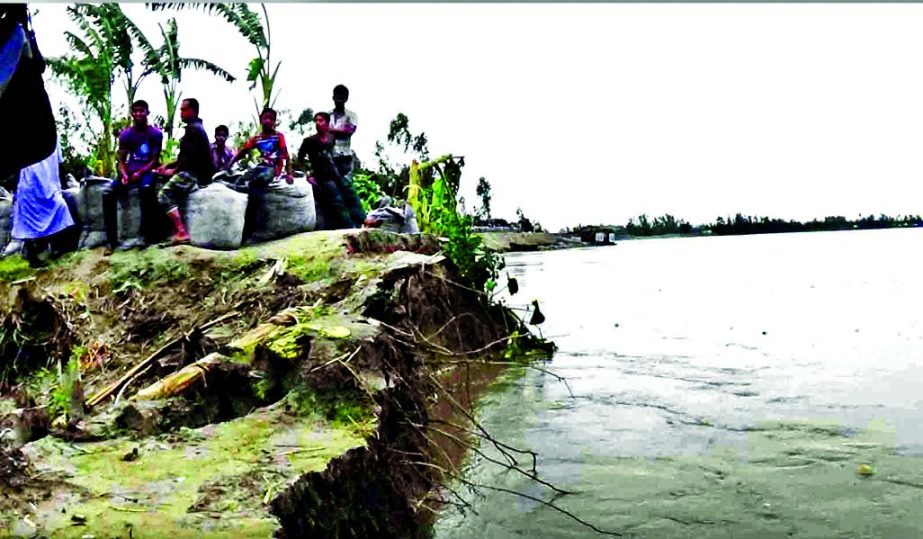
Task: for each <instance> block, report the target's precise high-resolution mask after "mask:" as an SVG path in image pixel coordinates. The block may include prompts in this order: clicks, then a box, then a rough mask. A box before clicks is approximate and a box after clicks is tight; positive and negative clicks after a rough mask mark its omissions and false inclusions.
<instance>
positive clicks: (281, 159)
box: [225, 107, 294, 188]
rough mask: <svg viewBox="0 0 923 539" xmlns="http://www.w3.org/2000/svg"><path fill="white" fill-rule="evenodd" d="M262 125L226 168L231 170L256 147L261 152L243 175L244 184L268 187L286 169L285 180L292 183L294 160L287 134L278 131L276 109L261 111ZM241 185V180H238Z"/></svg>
mask: <svg viewBox="0 0 923 539" xmlns="http://www.w3.org/2000/svg"><path fill="white" fill-rule="evenodd" d="M260 125H261V126H262V127H263V130H262V131H261V132H260V134H258V135H256V136H254V137H250V139H249V140H247V142H246V143H245V144H244V145H243V146H242V147H241V148H240V150H238V151H237V153H236V154H235V155H234V157H233V158H232V159H231V162H230V163H228V164H227V166H226V167H225V169H226V170H227V171H228V172H230V170H231V167H233V166H234V163H236V162H237V161H238V160H240V158H241V157H243V156H244V155H246V154H248V153H250V152H251V151H252V150H254V149H256V150H259V152H260V157H259V160H258V161H257V164H256V166H253V167H251V168H250V169H249V170H247V171H246V172H245V173H244V175H243V177H242V180H243V182H242V183H243V185H246V186H247V187H248V188H250V187H266V186H267V185H269V184H270V183H271V182H272V180H273V179H275V178H276V177H278V176H282V171H283V170H284V171H285V176H284V177H285V181H286V182H287V183H289V184H291V183H292V182H293V181H294V178H293V176H292V161H291V159H289V156H288V146H287V145H286V144H285V135H283V134H282V133H280V132H278V131H276V111H274V110H273V109H271V108H269V107H267V108H265V109H263V112H261V113H260ZM238 186H240V182H238Z"/></svg>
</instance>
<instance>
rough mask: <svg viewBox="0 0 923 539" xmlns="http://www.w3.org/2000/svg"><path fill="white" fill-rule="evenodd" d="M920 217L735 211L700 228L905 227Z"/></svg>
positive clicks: (730, 231)
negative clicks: (804, 217) (804, 216)
mask: <svg viewBox="0 0 923 539" xmlns="http://www.w3.org/2000/svg"><path fill="white" fill-rule="evenodd" d="M921 225H923V219H921V217H920V216H919V215H904V216H898V217H891V216H889V215H884V214H880V215H878V216H875V215H868V216H866V217H861V216H860V217H859V218H858V219H847V218H846V217H843V216H842V215H836V216H828V217H824V218H823V219H812V220H811V221H808V222H804V223H803V222H800V221H794V220H790V221H785V220H783V219H773V218H769V217H755V216H747V215H742V214H739V213H738V214H737V215H735V216H734V217H733V218H731V217H727V218H726V219H723V218H721V217H718V218H717V219H716V220H715V222H714V223H711V224H708V225H703V226H702V227H701V228H702V229H707V230H710V231H711V233H712V234H715V235H718V236H733V235H741V234H774V233H779V232H819V231H832V230H854V229H873V228H897V227H908V226H921Z"/></svg>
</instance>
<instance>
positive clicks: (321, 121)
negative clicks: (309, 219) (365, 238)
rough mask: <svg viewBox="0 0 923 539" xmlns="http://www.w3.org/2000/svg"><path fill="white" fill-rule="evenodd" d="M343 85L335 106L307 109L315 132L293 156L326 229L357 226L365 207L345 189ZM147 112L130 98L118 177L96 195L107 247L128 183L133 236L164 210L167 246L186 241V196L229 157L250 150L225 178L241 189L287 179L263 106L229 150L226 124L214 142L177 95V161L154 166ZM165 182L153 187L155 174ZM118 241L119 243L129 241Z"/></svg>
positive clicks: (155, 145)
mask: <svg viewBox="0 0 923 539" xmlns="http://www.w3.org/2000/svg"><path fill="white" fill-rule="evenodd" d="M348 99H349V90H348V89H347V88H346V87H345V86H343V85H342V84H341V85H337V86H336V87H335V88H334V90H333V102H334V109H333V110H332V111H331V112H329V113H327V112H319V113H317V114H315V115H314V123H315V127H316V134H314V135H312V136H310V137H307V138H305V139H304V141H303V142H302V144H301V147H300V149H299V151H298V155H297V157H298V161H299V162H304V159H305V157H307V158H308V161H309V163H310V165H311V172H312V174H311V176H310V177H309V178H308V182H309V183H311V184H312V186H313V188H314V192H315V198H316V200H317V201H318V205H319V207H320V209H321V211H322V215H323V216H324V223H325V225H326V228H353V227H359V226H362V224H363V222H364V220H365V213H364V212H363V210H362V206H361V203H360V202H359V198H358V197H357V196H356V193H355V191H354V190H353V188H352V168H353V154H352V149H351V147H350V141H351V138H352V135H353V134H354V133H355V132H356V127H357V124H358V119H357V117H356V114H355V113H353V112H352V111H349V110H347V109H346V108H345V104H346V101H347V100H348ZM149 114H150V110H149V107H148V104H147V103H146V102H145V101H136V102H135V103H132V107H131V117H132V125H131V126H130V127H128V128H126V129H125V130H124V131H122V133H121V134H120V136H119V149H118V160H119V177H118V178H117V179H115V180H112V181H111V182H110V184H109V186H108V188H107V189H106V191H105V194H104V197H103V207H104V212H103V214H104V220H105V222H106V234H107V241H108V248H109V249H110V250H111V249H114V248H115V247H116V246H118V233H117V225H116V205H117V201H118V199H119V198H120V197H122V196H123V195H124V194H125V192H126V191H127V190H128V189H130V188H134V187H137V188H138V189H139V194H140V201H141V224H140V230H139V235H138V236H139V238H140V239H139V242H140V243H144V241H145V238H146V239H152V238H155V237H156V227H157V223H158V222H159V220H160V215H159V212H160V211H163V212H165V213H166V215H167V216H168V217H169V219H170V221H171V222H172V224H173V229H174V233H173V237H172V242H173V243H174V244H179V243H188V242H189V232H188V231H187V230H186V227H185V225H184V224H183V220H182V216H181V215H180V210H179V208H180V206H181V205H182V203H183V201H184V200H185V199H186V198H187V197H188V196H189V194H190V193H191V192H192V191H194V190H195V189H197V188H198V187H201V186H204V185H207V184H208V183H210V182H211V181H212V178H213V176H214V175H215V173H216V172H220V171H227V172H231V170H232V168H233V166H234V164H235V163H237V162H238V161H239V160H240V159H242V158H243V157H244V156H246V155H249V154H251V153H252V152H254V151H256V152H258V154H257V156H256V157H257V158H256V163H255V164H254V165H253V166H251V167H250V168H248V169H247V170H246V171H245V172H244V173H243V175H241V176H239V177H237V178H234V177H233V176H229V177H228V180H229V181H230V182H231V183H234V184H236V186H237V187H239V188H242V189H244V190H249V189H254V188H257V189H258V188H265V187H266V186H267V185H268V184H269V183H271V182H272V181H274V180H275V179H276V178H283V179H284V180H285V181H286V182H288V183H289V184H291V183H293V181H294V178H293V176H292V173H293V164H292V160H291V158H290V156H289V153H288V145H287V143H286V140H285V136H284V135H283V134H282V133H280V132H279V131H278V130H277V129H276V126H277V123H278V118H277V113H276V111H275V110H273V109H271V108H265V109H263V111H262V112H261V113H260V132H259V133H258V134H256V135H254V136H252V137H250V138H249V139H248V140H247V141H246V142H245V143H244V145H243V146H241V147H240V148H239V149H238V150H237V151H236V152H234V151H233V149H231V148H230V147H228V146H227V139H228V137H229V135H230V132H229V130H228V128H227V127H226V126H224V125H219V126H218V127H217V128H216V129H215V142H214V143H211V142H209V140H208V134H207V133H206V131H205V129H204V127H203V126H202V120H201V119H200V118H199V102H198V101H197V100H196V99H193V98H189V99H184V100H183V101H182V103H181V105H180V119H181V120H182V121H183V122H184V123H185V124H186V127H185V132H184V133H183V136H182V138H181V139H180V145H179V154H178V156H177V159H176V161H174V162H171V163H167V164H160V161H161V160H160V157H161V155H160V154H161V151H162V146H163V133H162V132H161V131H160V130H159V129H157V128H156V127H154V126H152V125H150V124H149V123H148V116H149ZM158 176H159V177H161V178H165V179H166V183H165V184H164V185H163V186H162V187H160V188H159V189H158V188H157V183H158V182H157V177H158ZM133 246H134V245H122V246H121V247H123V248H124V247H133Z"/></svg>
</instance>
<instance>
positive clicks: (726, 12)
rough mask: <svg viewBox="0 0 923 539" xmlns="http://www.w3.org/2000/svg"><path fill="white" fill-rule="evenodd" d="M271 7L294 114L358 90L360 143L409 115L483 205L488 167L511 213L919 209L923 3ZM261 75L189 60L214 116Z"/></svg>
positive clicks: (694, 218)
mask: <svg viewBox="0 0 923 539" xmlns="http://www.w3.org/2000/svg"><path fill="white" fill-rule="evenodd" d="M253 7H255V8H256V7H258V6H256V5H254V6H253ZM35 8H37V9H38V10H39V11H40V13H39V14H38V15H37V16H36V17H35V18H34V24H35V28H36V32H37V35H38V39H39V44H40V45H41V46H42V48H43V52H44V53H45V54H46V55H48V56H55V55H59V54H62V53H65V52H67V50H66V43H65V41H64V39H63V32H64V31H65V30H66V29H70V28H72V25H71V23H70V22H69V21H68V19H67V17H66V15H65V13H64V9H65V6H64V5H62V4H59V5H38V4H36V5H34V6H33V9H35ZM124 8H125V11H126V12H127V13H128V14H129V16H131V17H132V18H133V19H134V20H135V21H136V22H137V23H139V24H140V25H141V26H142V28H143V29H144V30H145V32H146V34H147V35H148V37H149V38H151V39H152V40H153V41H155V42H156V41H158V38H159V32H158V31H157V26H156V23H157V21H163V20H165V19H166V18H167V17H168V16H170V15H173V16H176V18H177V20H178V22H179V29H180V41H181V44H182V49H181V51H182V53H183V55H185V56H198V57H203V58H207V59H209V60H212V61H214V62H215V63H217V64H219V65H221V66H223V67H225V68H226V69H228V70H229V71H231V72H232V73H234V74H235V75H238V76H240V77H241V78H244V74H245V69H246V66H247V63H248V61H249V60H250V58H252V57H253V56H254V54H253V51H252V48H251V46H250V45H249V44H248V43H247V42H246V41H245V40H244V39H243V38H242V37H240V36H239V35H238V34H237V33H236V32H235V31H234V30H233V29H232V28H231V27H230V26H229V25H227V24H226V23H225V22H224V21H223V20H221V19H218V18H214V17H207V16H205V15H203V14H200V13H198V12H191V11H187V12H181V13H178V14H164V13H151V12H149V11H146V10H145V8H144V7H143V6H142V5H138V4H134V5H125V6H124ZM269 13H270V19H271V23H272V32H273V33H272V39H273V54H274V55H277V56H276V58H278V59H281V60H282V67H281V69H280V75H279V80H278V85H279V87H280V88H281V92H282V93H281V95H280V98H279V102H278V105H279V108H287V109H292V110H295V111H300V110H302V109H303V108H304V107H308V106H310V107H313V108H314V109H315V110H318V109H325V108H328V107H330V106H331V100H330V95H331V89H332V88H333V86H334V85H335V84H337V83H343V84H346V85H347V86H348V87H349V88H350V91H351V95H350V101H349V103H348V104H347V107H348V108H350V109H351V110H353V111H355V112H356V113H357V114H358V115H359V129H358V131H357V132H356V135H355V136H354V137H353V140H354V148H355V149H356V151H357V153H358V154H359V157H360V158H361V159H363V160H365V161H367V162H369V163H370V164H371V162H372V159H373V155H372V154H373V151H374V145H375V141H376V140H383V139H384V138H385V136H386V134H387V129H388V122H389V121H390V119H391V118H393V117H394V116H395V115H396V114H397V113H398V112H403V113H405V114H407V115H408V117H409V118H410V126H411V130H413V131H415V132H416V131H420V130H423V131H425V132H426V134H427V136H428V137H429V140H430V149H431V151H432V153H433V154H434V155H438V154H442V153H455V154H457V155H464V156H465V157H466V162H467V166H466V168H465V175H464V178H463V184H462V194H463V195H465V197H466V199H467V201H468V206H469V207H471V206H472V205H473V202H474V201H475V200H476V196H475V194H474V187H475V185H476V183H477V179H478V177H479V176H484V177H486V178H487V179H488V180H489V181H490V183H491V185H492V186H493V193H494V199H493V209H494V212H493V213H494V215H495V216H504V217H512V216H513V214H514V212H515V210H516V208H517V207H521V208H522V209H523V210H524V212H525V213H526V215H528V216H530V217H532V218H534V219H538V220H539V221H541V222H542V223H543V224H544V225H545V226H546V227H548V228H550V229H552V230H556V229H558V228H560V227H562V226H567V225H575V224H578V223H582V224H591V223H615V224H622V223H624V222H626V221H627V220H628V218H629V217H631V216H635V215H638V214H641V213H647V214H648V215H660V214H663V213H671V214H673V215H675V216H677V217H682V218H685V219H687V220H689V221H691V222H693V223H700V222H706V221H713V220H714V219H715V218H716V217H717V216H719V215H727V214H733V213H736V212H743V213H746V214H758V215H771V216H777V217H784V218H796V219H809V218H812V217H823V216H825V215H837V214H840V215H846V216H849V217H856V216H858V215H859V214H860V213H861V214H866V215H867V214H869V213H876V214H877V213H888V214H892V215H894V214H906V213H914V214H916V213H923V31H921V29H923V5H920V4H917V5H903V4H901V5H881V4H867V5H856V4H821V5H816V4H810V5H794V4H768V5H767V4H750V5H744V4H737V5H734V4H731V5H729V4H684V5H674V4H660V5H650V4H602V5H600V4H592V5H574V4H564V5H551V4H533V5H529V4H505V5H489V4H470V5H462V4H428V5H427V4H422V5H421V4H376V5H363V4H272V5H270V6H269ZM247 86H248V83H246V82H243V81H239V82H237V83H234V84H232V85H228V84H226V83H223V82H220V81H218V80H217V79H215V78H212V77H209V76H206V75H201V74H198V73H192V72H190V73H187V74H185V75H184V78H183V81H182V84H181V89H182V91H183V94H184V95H185V96H188V97H197V98H198V99H199V100H200V101H201V102H202V117H203V119H204V121H205V123H206V128H207V129H209V131H211V129H213V128H214V126H215V125H217V124H218V123H228V124H230V123H231V122H234V121H236V120H244V119H248V118H249V117H250V116H251V115H252V110H253V99H252V97H251V95H252V94H251V93H250V92H249V91H248V89H247ZM159 91H160V90H159V87H158V85H157V84H155V82H154V81H151V82H150V83H149V84H148V85H145V86H142V90H141V92H140V94H139V98H144V99H147V100H148V101H149V102H150V103H151V105H152V109H153V112H154V114H162V113H163V110H164V107H163V98H162V97H161V96H160V93H159ZM121 94H122V92H121V91H119V92H118V95H119V96H121ZM61 96H62V92H61V91H59V90H54V89H53V91H52V99H53V100H58V99H61ZM283 132H284V130H283ZM290 138H297V137H294V136H292V137H290ZM290 145H292V146H295V145H297V140H292V141H290Z"/></svg>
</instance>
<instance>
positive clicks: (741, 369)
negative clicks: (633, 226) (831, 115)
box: [435, 229, 923, 539]
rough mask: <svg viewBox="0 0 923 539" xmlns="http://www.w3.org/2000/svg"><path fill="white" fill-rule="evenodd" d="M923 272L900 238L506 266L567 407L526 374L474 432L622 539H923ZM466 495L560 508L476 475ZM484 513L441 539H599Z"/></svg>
mask: <svg viewBox="0 0 923 539" xmlns="http://www.w3.org/2000/svg"><path fill="white" fill-rule="evenodd" d="M921 253H923V230H921V229H896V230H876V231H850V232H831V233H805V234H777V235H759V236H736V237H702V238H676V239H656V240H637V241H625V242H621V243H619V244H618V245H616V246H609V247H598V248H586V249H575V250H565V251H551V252H540V253H523V254H513V255H508V256H507V257H506V260H507V266H508V268H507V271H509V272H510V273H511V274H512V275H515V276H517V277H518V278H519V281H520V285H521V286H520V287H521V290H520V292H519V294H517V295H516V296H514V297H512V298H509V299H508V301H509V302H510V303H511V304H514V305H522V306H524V305H525V304H527V303H528V302H529V301H531V300H532V299H533V298H538V299H539V300H540V302H541V307H542V311H543V313H544V314H545V315H546V318H547V319H546V321H545V323H544V324H542V325H541V329H542V332H543V333H544V335H545V336H547V337H550V338H552V339H553V340H554V341H555V342H556V343H557V344H558V346H559V352H558V353H557V354H556V356H555V357H554V358H553V360H551V361H550V362H547V363H545V364H543V365H542V367H543V368H545V369H548V370H549V371H551V372H553V373H555V374H557V375H560V376H563V377H566V379H567V380H568V384H569V386H570V390H571V391H572V393H573V395H571V394H570V391H569V390H568V388H567V387H566V386H565V385H564V384H563V383H561V382H560V381H558V380H556V379H555V378H554V377H552V376H549V375H548V374H545V373H542V372H539V371H537V370H534V369H527V370H525V371H524V372H522V373H521V374H519V375H518V376H513V377H511V378H510V379H509V382H508V383H506V384H504V385H503V386H502V387H500V388H498V389H497V390H495V391H493V392H492V393H490V394H489V395H488V396H487V397H485V398H484V399H483V403H482V405H481V408H480V417H481V419H482V421H483V423H484V424H485V426H486V427H487V428H488V429H490V430H491V431H492V433H493V434H494V435H495V436H496V437H498V438H501V439H503V440H506V441H508V442H512V443H513V445H517V446H520V447H525V448H529V449H532V450H535V451H537V452H538V453H539V454H540V458H539V461H538V471H539V473H540V474H541V476H542V477H544V478H545V479H547V480H550V481H552V482H554V483H555V484H557V485H558V486H560V487H562V488H566V489H569V490H576V491H578V493H577V494H571V495H567V496H564V497H559V498H557V499H556V500H555V503H556V504H557V505H558V506H560V507H561V508H563V509H566V510H567V511H570V512H571V513H573V514H574V515H576V516H578V517H580V518H582V519H584V520H586V521H588V522H590V523H592V524H593V525H595V526H597V527H599V528H601V529H605V530H610V531H614V532H620V533H623V534H625V535H626V536H631V537H650V538H672V537H677V538H679V537H683V538H686V537H709V538H711V537H728V538H731V537H733V538H745V537H746V538H750V537H752V538H772V537H888V538H891V537H893V538H905V537H906V538H912V537H923V458H921V454H923V316H921V310H923V307H921V305H923V277H921V267H920V261H921V260H923V254H921ZM485 450H488V451H489V448H485ZM863 465H864V466H867V467H868V468H865V467H864V466H863ZM860 466H863V468H861V471H862V472H863V473H859V472H860ZM864 472H871V475H869V474H868V473H864ZM466 474H467V478H468V480H469V481H471V482H474V483H479V484H486V485H490V486H495V487H500V488H505V489H511V490H517V491H520V492H524V493H526V494H529V495H530V496H534V497H537V498H540V499H542V500H546V501H550V500H552V493H551V492H550V491H549V490H548V489H547V488H545V487H542V486H541V485H538V484H535V483H532V482H530V481H529V480H527V479H525V478H522V477H521V476H518V475H516V474H512V473H510V472H507V471H504V470H503V469H501V468H499V467H498V466H496V465H492V464H489V463H486V462H485V461H484V460H482V459H480V458H478V457H477V456H473V457H472V458H471V462H470V465H469V466H468V469H467V472H466ZM480 492H481V494H480V495H475V494H473V493H467V497H468V498H469V499H470V500H472V504H473V507H472V508H471V509H472V510H468V511H465V512H464V514H463V513H462V511H460V510H457V509H448V510H446V512H445V513H444V514H443V515H442V517H441V518H440V519H439V520H438V521H437V523H436V527H435V535H436V537H437V538H438V539H460V538H475V537H476V538H490V539H502V538H512V537H529V538H578V537H579V538H584V537H586V538H590V537H602V536H601V535H599V534H597V533H596V532H594V531H592V530H590V529H588V528H586V527H584V526H581V525H580V524H578V523H576V522H575V521H573V520H572V519H570V518H568V517H567V516H565V515H563V514H561V513H559V512H557V511H555V510H553V509H551V508H549V507H547V506H544V505H542V504H540V503H538V502H536V501H531V500H527V499H523V498H519V497H515V496H512V495H510V494H508V493H505V492H500V491H491V490H484V489H481V491H480Z"/></svg>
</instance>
